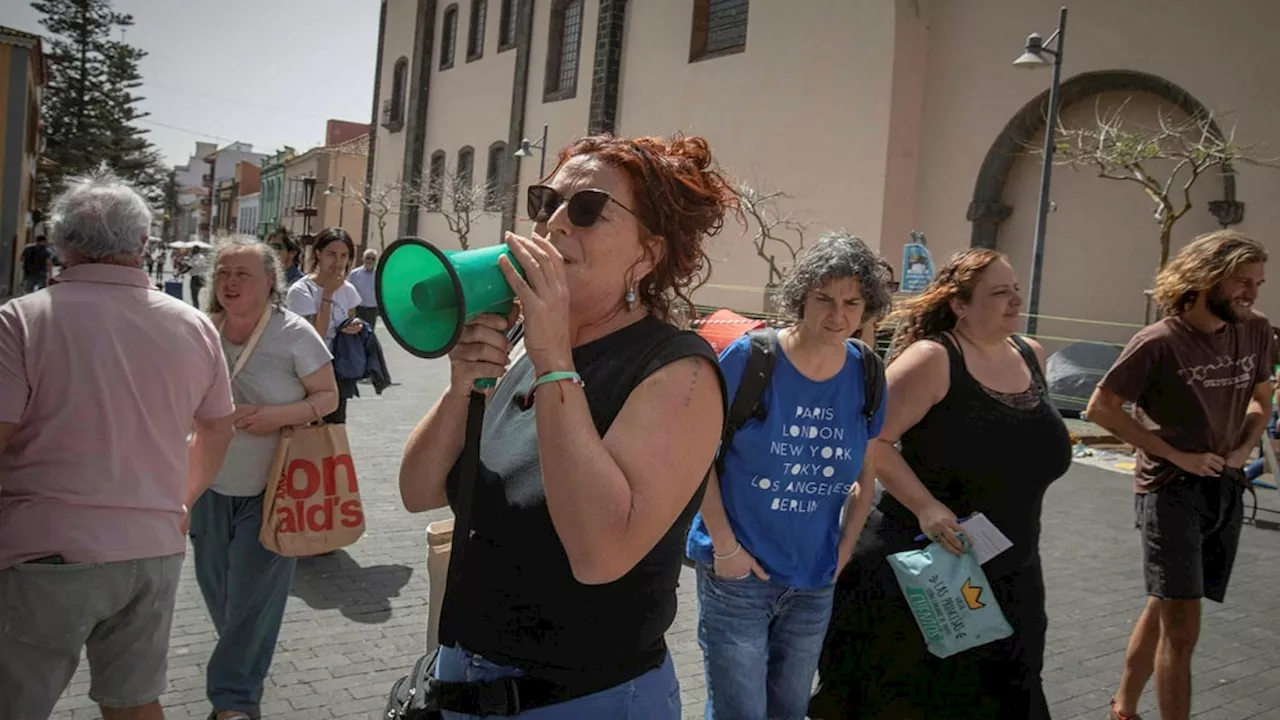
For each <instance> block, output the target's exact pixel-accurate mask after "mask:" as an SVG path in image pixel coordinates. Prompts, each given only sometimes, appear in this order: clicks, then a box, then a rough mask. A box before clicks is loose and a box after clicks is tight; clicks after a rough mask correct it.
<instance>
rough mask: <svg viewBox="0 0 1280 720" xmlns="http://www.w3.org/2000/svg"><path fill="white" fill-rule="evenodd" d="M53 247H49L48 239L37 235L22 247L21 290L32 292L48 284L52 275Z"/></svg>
mask: <svg viewBox="0 0 1280 720" xmlns="http://www.w3.org/2000/svg"><path fill="white" fill-rule="evenodd" d="M53 259H54V253H53V248H51V247H49V239H48V238H47V237H45V236H44V235H37V236H36V241H35V242H34V243H32V244H30V245H28V246H26V247H24V248H22V291H23V292H24V293H33V292H35V291H37V290H43V289H44V288H45V287H47V286H48V285H49V278H50V277H52V276H53Z"/></svg>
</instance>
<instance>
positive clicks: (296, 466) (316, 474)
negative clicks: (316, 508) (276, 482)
mask: <svg viewBox="0 0 1280 720" xmlns="http://www.w3.org/2000/svg"><path fill="white" fill-rule="evenodd" d="M299 472H301V473H302V477H303V481H304V482H305V484H304V485H303V486H302V487H301V488H299V487H298V484H297V480H296V478H297V477H298V473H299ZM283 482H284V490H285V493H286V494H287V495H288V497H291V498H293V499H295V500H302V499H305V498H309V497H311V496H312V495H315V494H316V491H317V490H319V489H320V468H318V467H316V464H315V463H313V462H311V461H310V460H307V459H305V458H295V459H294V460H293V461H291V462H290V463H289V467H288V468H286V469H285V471H284V478H283Z"/></svg>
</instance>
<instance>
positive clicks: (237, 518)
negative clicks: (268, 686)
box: [191, 237, 338, 720]
mask: <svg viewBox="0 0 1280 720" xmlns="http://www.w3.org/2000/svg"><path fill="white" fill-rule="evenodd" d="M212 260H213V266H214V273H213V288H212V290H213V292H212V293H211V296H210V298H209V314H210V317H211V318H212V319H213V321H214V324H215V325H216V326H217V327H218V328H219V329H220V330H221V333H222V349H223V352H224V353H225V355H226V358H227V360H226V362H227V367H228V369H229V370H230V371H231V372H232V378H231V389H232V394H233V395H234V397H235V401H236V434H235V438H234V439H233V440H232V441H231V450H230V452H229V453H228V454H227V461H226V463H225V464H224V465H223V467H222V471H221V472H220V473H218V477H217V479H216V480H215V481H214V483H213V485H211V486H210V487H209V489H208V490H207V491H205V493H204V494H203V495H201V496H200V498H199V499H198V500H196V502H195V504H194V505H193V506H192V507H191V546H192V548H193V550H194V551H195V568H196V582H197V583H199V585H200V591H201V593H202V594H203V595H204V600H205V606H206V607H207V608H208V609H209V615H210V616H211V617H212V618H213V625H214V627H215V628H216V629H217V631H218V643H217V645H216V646H215V647H214V649H213V654H212V655H211V656H210V658H209V663H208V666H207V667H206V677H207V686H206V693H207V695H208V697H209V702H210V703H211V704H212V705H213V715H211V716H210V720H246V719H247V720H257V719H258V717H259V713H260V710H259V703H260V702H261V700H262V684H263V682H264V681H265V680H266V677H267V671H268V670H269V669H270V667H271V657H272V654H273V653H274V651H275V646H276V638H277V636H278V635H279V632H280V623H281V620H282V619H283V618H284V609H285V603H286V601H287V600H288V597H289V585H290V583H291V581H292V579H293V571H294V566H295V565H296V564H297V560H296V559H295V558H291V557H282V556H280V555H277V554H275V553H273V552H271V551H270V550H268V549H266V548H265V547H263V546H262V543H261V542H260V541H259V540H258V535H259V530H260V529H261V527H262V503H263V494H264V492H265V490H266V488H267V481H268V479H269V478H268V475H269V474H270V472H271V463H272V461H273V460H274V458H275V452H276V446H277V445H278V444H279V443H280V430H281V429H282V428H285V427H289V426H293V425H305V424H306V423H309V422H313V421H315V420H318V419H319V418H321V417H323V416H324V415H326V414H328V413H330V412H333V410H334V409H335V408H336V407H337V406H338V387H337V384H336V382H335V381H334V377H333V364H332V362H331V360H330V356H329V350H328V349H327V348H326V347H325V344H324V341H323V340H322V339H321V338H320V335H319V333H317V332H316V331H315V328H313V327H312V326H311V324H310V323H308V322H307V321H306V320H304V319H302V318H301V317H298V316H297V315H295V314H294V313H292V312H289V311H288V310H285V309H284V308H283V307H281V306H282V304H283V300H284V291H283V289H282V287H281V285H282V283H283V278H282V277H281V275H280V261H279V257H278V256H277V254H276V253H275V252H273V251H272V250H271V248H269V247H267V246H266V245H265V244H263V243H261V242H259V241H257V240H254V239H252V238H244V237H230V238H226V239H223V240H220V241H219V242H218V244H217V246H216V247H215V249H214V252H213V258H212ZM259 326H261V328H262V329H261V331H259V330H258V328H259ZM237 369H238V372H237Z"/></svg>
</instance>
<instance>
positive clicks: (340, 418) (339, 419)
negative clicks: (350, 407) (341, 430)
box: [324, 395, 347, 425]
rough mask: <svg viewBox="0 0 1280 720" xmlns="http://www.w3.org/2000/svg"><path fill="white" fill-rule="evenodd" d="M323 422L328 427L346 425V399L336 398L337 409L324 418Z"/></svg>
mask: <svg viewBox="0 0 1280 720" xmlns="http://www.w3.org/2000/svg"><path fill="white" fill-rule="evenodd" d="M324 421H325V422H326V423H328V424H330V425H345V424H347V399H346V398H344V397H342V396H341V395H339V396H338V409H337V410H334V411H333V412H331V413H329V414H328V415H325V416H324Z"/></svg>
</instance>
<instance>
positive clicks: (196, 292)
mask: <svg viewBox="0 0 1280 720" xmlns="http://www.w3.org/2000/svg"><path fill="white" fill-rule="evenodd" d="M202 288H204V278H201V277H196V276H195V275H192V276H191V304H192V305H195V306H196V307H200V290H201V289H202Z"/></svg>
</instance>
